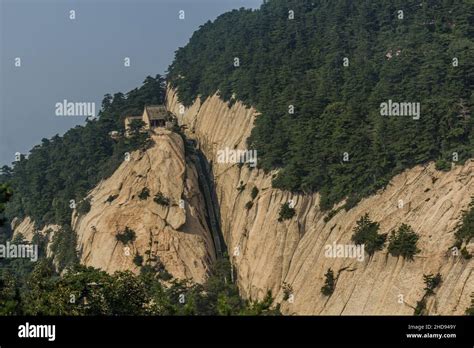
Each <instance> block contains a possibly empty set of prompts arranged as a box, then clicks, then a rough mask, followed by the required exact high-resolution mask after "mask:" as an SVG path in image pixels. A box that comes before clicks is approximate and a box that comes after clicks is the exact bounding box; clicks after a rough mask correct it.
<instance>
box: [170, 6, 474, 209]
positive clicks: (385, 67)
mask: <svg viewBox="0 0 474 348" xmlns="http://www.w3.org/2000/svg"><path fill="white" fill-rule="evenodd" d="M473 37H474V4H473V2H472V1H471V0H436V1H434V0H409V1H406V0H403V1H402V0H395V1H394V0H380V1H372V0H358V1H346V0H320V1H300V0H285V1H283V0H269V1H267V2H266V3H265V4H263V5H262V6H261V8H260V9H259V10H247V9H240V10H234V11H232V12H228V13H225V14H223V15H221V16H220V17H218V18H217V19H216V20H215V21H214V22H207V23H206V24H204V25H202V26H201V27H200V29H199V30H198V31H196V32H195V33H194V34H193V36H192V38H191V40H190V41H189V43H188V44H187V45H186V46H185V47H183V48H180V49H179V50H178V51H177V52H176V58H175V60H174V62H173V63H172V64H171V66H170V68H169V74H168V80H169V82H170V83H171V84H172V85H173V87H175V88H177V90H178V95H179V99H180V101H181V102H182V103H183V104H185V105H189V104H191V103H192V102H193V100H194V99H195V98H197V97H198V96H200V97H201V98H202V99H204V98H206V97H207V96H209V95H212V94H214V93H215V92H217V91H218V92H219V95H220V97H221V98H222V99H223V100H225V101H228V102H229V104H230V105H231V104H232V103H233V102H235V100H240V101H243V102H244V103H245V104H246V105H248V106H254V107H255V108H256V109H257V110H258V111H260V112H261V113H262V115H261V116H259V117H258V118H257V120H256V122H255V127H254V129H253V132H252V135H251V137H250V139H249V146H250V147H251V148H254V149H256V150H257V152H258V155H259V157H260V158H259V161H258V163H259V164H260V166H261V167H263V168H264V169H265V170H271V169H275V168H280V171H279V174H278V176H277V177H276V178H275V179H274V182H273V184H274V186H275V187H279V188H282V189H287V190H292V191H302V192H311V191H320V192H321V193H322V201H321V206H322V208H326V209H328V208H330V207H331V206H332V205H333V203H335V202H337V201H339V200H341V199H343V198H344V197H348V198H349V200H348V202H347V206H346V207H347V208H350V207H351V206H352V205H354V204H355V203H356V202H357V201H358V200H359V199H360V198H361V197H363V196H364V195H367V194H370V193H372V192H374V191H375V190H377V189H378V188H381V187H383V186H384V185H386V184H387V182H388V181H389V179H390V178H391V177H392V176H393V175H395V174H397V173H399V172H401V171H402V170H404V169H405V168H409V167H412V166H414V165H416V164H423V163H426V162H428V161H431V160H436V161H437V167H438V168H439V169H445V170H449V168H450V167H451V162H456V163H458V164H459V163H463V162H464V161H465V160H466V159H467V158H469V157H472V154H473V149H474V137H473V118H472V115H473V106H474V93H473V88H472V86H473V83H474V44H473V41H472V38H473ZM236 58H237V59H238V60H236ZM346 58H347V59H346ZM235 63H237V64H235ZM388 100H392V101H395V102H410V103H420V115H419V119H417V117H408V116H381V111H380V107H381V103H383V102H388ZM293 108H294V109H293Z"/></svg>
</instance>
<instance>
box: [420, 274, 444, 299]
mask: <svg viewBox="0 0 474 348" xmlns="http://www.w3.org/2000/svg"><path fill="white" fill-rule="evenodd" d="M423 281H424V283H425V291H426V295H427V296H429V295H433V294H434V289H436V288H437V287H438V286H439V284H441V274H440V273H438V274H436V275H432V274H428V275H426V274H423Z"/></svg>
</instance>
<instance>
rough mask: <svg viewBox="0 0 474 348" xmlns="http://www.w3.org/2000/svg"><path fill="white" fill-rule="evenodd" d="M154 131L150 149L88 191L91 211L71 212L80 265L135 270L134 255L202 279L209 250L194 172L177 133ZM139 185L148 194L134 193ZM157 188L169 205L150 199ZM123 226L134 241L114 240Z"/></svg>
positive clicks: (211, 255) (185, 276)
mask: <svg viewBox="0 0 474 348" xmlns="http://www.w3.org/2000/svg"><path fill="white" fill-rule="evenodd" d="M156 133H157V134H156V135H153V141H154V142H155V144H154V145H153V147H151V148H150V149H148V150H147V151H145V152H140V151H135V152H133V153H132V154H131V155H130V161H124V162H123V163H122V164H121V165H120V167H119V168H118V169H117V170H116V171H115V173H114V174H113V175H112V176H111V177H110V178H108V179H106V180H104V181H102V182H101V183H99V185H97V186H96V187H95V188H94V189H93V190H92V191H91V192H90V193H89V197H90V198H91V210H90V211H89V212H88V213H87V214H85V215H84V216H80V217H77V216H73V223H72V226H73V229H74V230H75V231H76V233H77V236H78V248H79V250H80V255H81V263H83V264H85V265H87V266H93V267H97V268H101V269H103V270H105V271H107V272H110V273H113V272H115V271H121V270H132V271H134V272H138V271H139V267H138V266H137V265H135V264H134V263H133V258H134V256H135V255H136V254H137V253H138V254H140V255H141V256H143V258H144V264H147V261H148V260H149V259H150V262H151V264H152V265H153V264H154V263H155V261H156V260H157V259H159V260H160V261H161V262H162V263H163V265H164V266H165V268H166V270H167V271H168V272H169V273H170V274H171V275H172V276H173V277H176V278H178V279H191V280H193V281H195V282H198V283H202V282H203V281H204V280H205V279H206V277H207V274H208V271H209V267H210V265H211V264H212V262H213V261H214V259H215V252H214V246H213V241H212V238H211V235H210V233H209V231H208V228H207V223H206V220H205V205H204V202H203V199H202V197H201V194H200V191H199V186H198V180H197V172H196V169H195V168H194V166H193V165H192V163H186V160H185V155H184V146H183V141H182V139H181V137H180V136H179V135H177V134H175V133H171V132H170V131H166V130H160V131H157V132H156ZM145 187H146V188H148V190H149V192H150V196H149V197H148V198H147V199H143V200H142V199H140V198H139V194H140V192H142V190H143V188H145ZM158 192H161V193H162V194H163V195H164V196H165V197H166V198H168V199H169V200H170V205H169V206H162V205H159V204H158V203H156V202H154V200H153V198H154V196H155V194H157V193H158ZM109 197H110V202H108V201H107V200H108V199H109ZM113 197H115V198H114V199H113ZM181 199H182V200H183V201H184V208H182V207H180V200H181ZM125 227H129V228H131V229H132V230H134V231H135V233H136V240H135V241H133V242H131V243H129V244H127V245H123V244H122V243H121V242H119V241H117V239H116V234H117V233H118V232H123V230H124V229H125Z"/></svg>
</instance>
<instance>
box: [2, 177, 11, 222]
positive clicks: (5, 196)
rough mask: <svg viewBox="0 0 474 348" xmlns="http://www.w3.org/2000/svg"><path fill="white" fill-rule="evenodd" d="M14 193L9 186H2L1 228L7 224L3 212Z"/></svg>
mask: <svg viewBox="0 0 474 348" xmlns="http://www.w3.org/2000/svg"><path fill="white" fill-rule="evenodd" d="M12 195H13V193H12V190H11V189H10V187H9V186H8V185H7V184H0V227H1V226H3V224H4V223H5V220H4V216H3V212H4V210H5V204H6V203H7V202H8V201H9V200H10V199H11V197H12Z"/></svg>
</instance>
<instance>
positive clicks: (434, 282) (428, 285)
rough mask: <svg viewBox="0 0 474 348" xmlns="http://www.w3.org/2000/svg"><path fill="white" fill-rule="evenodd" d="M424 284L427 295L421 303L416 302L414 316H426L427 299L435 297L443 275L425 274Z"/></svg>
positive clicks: (425, 294) (424, 295)
mask: <svg viewBox="0 0 474 348" xmlns="http://www.w3.org/2000/svg"><path fill="white" fill-rule="evenodd" d="M423 282H424V283H425V289H424V290H425V293H424V294H423V297H422V298H421V300H420V301H417V302H416V307H415V311H414V313H413V314H414V315H426V314H427V313H426V298H427V297H428V296H431V295H434V290H435V289H436V288H437V287H438V286H439V285H440V284H441V274H440V273H438V274H436V275H433V274H423Z"/></svg>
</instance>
